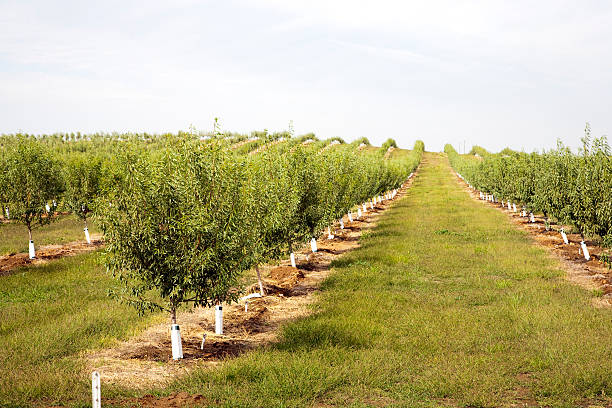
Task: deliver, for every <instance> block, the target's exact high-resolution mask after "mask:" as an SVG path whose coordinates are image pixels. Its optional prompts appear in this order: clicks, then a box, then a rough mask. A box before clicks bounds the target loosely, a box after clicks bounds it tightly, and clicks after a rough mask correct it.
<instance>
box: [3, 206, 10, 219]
mask: <svg viewBox="0 0 612 408" xmlns="http://www.w3.org/2000/svg"><path fill="white" fill-rule="evenodd" d="M4 213H5V214H6V219H7V220H9V219H11V213H10V212H9V209H8V207H4Z"/></svg>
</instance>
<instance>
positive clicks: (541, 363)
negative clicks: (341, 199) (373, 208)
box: [159, 154, 612, 407]
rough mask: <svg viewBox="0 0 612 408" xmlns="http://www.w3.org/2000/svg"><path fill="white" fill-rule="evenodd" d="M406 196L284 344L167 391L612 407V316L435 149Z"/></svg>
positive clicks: (306, 401)
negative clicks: (464, 185)
mask: <svg viewBox="0 0 612 408" xmlns="http://www.w3.org/2000/svg"><path fill="white" fill-rule="evenodd" d="M425 161H426V163H425V164H424V166H423V167H422V170H421V172H420V174H419V176H418V178H417V180H416V182H415V184H414V185H413V187H412V188H411V191H410V192H409V194H408V196H407V197H406V198H404V199H403V200H401V201H399V202H398V203H396V205H395V208H394V209H392V210H390V211H389V212H387V213H386V214H384V215H383V216H382V217H381V220H380V222H379V225H378V227H377V228H376V229H374V230H373V231H372V232H370V233H369V234H366V235H365V236H364V237H363V238H362V247H361V248H360V249H358V250H356V251H353V252H351V253H349V254H347V256H345V257H343V258H341V259H340V260H339V261H337V262H335V265H334V267H335V273H334V274H332V276H331V277H330V278H329V279H328V280H327V281H326V282H325V283H324V287H323V291H322V293H321V296H320V299H319V301H318V302H317V303H316V305H315V306H314V308H315V310H314V312H315V313H314V314H313V315H312V316H311V317H309V318H306V319H303V320H299V321H297V322H294V323H292V324H290V325H288V326H287V327H286V328H285V330H284V331H283V333H282V339H281V341H280V343H279V344H277V345H275V346H273V347H270V348H268V349H266V350H262V351H259V352H254V353H249V354H247V355H245V356H243V357H241V358H238V359H235V360H231V361H228V362H227V363H225V364H224V365H223V366H222V367H221V368H220V369H217V370H201V371H197V372H195V373H193V374H192V375H190V376H188V377H186V378H184V379H182V380H179V381H177V382H176V383H175V384H174V385H173V386H172V387H170V388H168V389H165V390H160V391H159V393H160V394H165V393H169V392H175V391H179V390H181V391H183V390H184V391H188V392H191V393H202V394H204V395H205V396H206V397H207V398H208V399H209V401H211V403H216V404H217V405H222V406H232V407H235V406H245V407H246V406H250V407H258V406H334V405H336V406H355V407H362V406H388V405H391V406H409V407H415V406H422V407H434V406H511V405H512V404H515V403H517V404H519V403H524V402H527V403H531V404H535V403H536V402H537V403H539V404H547V405H550V406H560V407H561V406H563V407H570V406H576V404H578V403H580V404H582V403H585V404H586V402H585V401H586V400H587V399H588V400H591V402H595V401H596V400H597V399H603V400H604V401H607V402H606V403H602V405H605V404H609V403H611V400H610V399H607V400H605V397H602V395H604V394H605V395H612V364H611V363H610V361H611V358H612V346H611V341H612V312H611V311H610V310H598V309H594V308H593V307H592V306H591V304H590V298H591V295H590V294H589V293H588V292H586V291H584V290H582V289H580V288H578V287H576V286H573V285H571V284H569V283H567V282H565V281H564V280H563V278H562V272H561V271H560V270H559V269H558V265H557V264H556V263H555V261H553V260H552V259H550V258H549V257H547V254H546V253H545V252H544V251H543V250H542V249H540V248H537V247H536V246H534V245H533V244H532V243H531V241H530V239H529V238H528V236H527V235H526V234H525V233H524V232H522V231H518V230H516V229H515V228H513V227H512V226H511V225H510V223H509V221H508V220H507V218H506V216H505V215H504V214H502V213H500V212H498V211H495V210H493V209H490V208H487V207H485V206H483V205H481V203H478V202H475V201H473V200H471V199H470V198H469V196H468V195H467V194H466V193H465V192H464V191H462V190H461V188H460V187H459V186H458V184H457V183H456V181H455V180H454V179H453V177H452V176H451V174H450V169H449V167H448V164H447V162H446V159H445V158H444V157H443V156H442V155H436V154H427V155H426V156H425Z"/></svg>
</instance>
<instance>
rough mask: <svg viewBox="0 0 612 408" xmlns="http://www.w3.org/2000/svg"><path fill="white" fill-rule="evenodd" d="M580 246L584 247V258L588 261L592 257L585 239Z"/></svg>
mask: <svg viewBox="0 0 612 408" xmlns="http://www.w3.org/2000/svg"><path fill="white" fill-rule="evenodd" d="M580 247H581V248H582V253H583V254H584V259H586V260H587V261H588V260H590V259H591V254H589V249H588V248H587V246H586V244H585V243H584V241H582V242H581V243H580Z"/></svg>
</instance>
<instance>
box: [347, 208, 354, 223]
mask: <svg viewBox="0 0 612 408" xmlns="http://www.w3.org/2000/svg"><path fill="white" fill-rule="evenodd" d="M347 215H348V219H349V222H353V213H352V212H351V211H349V212H348V214H347Z"/></svg>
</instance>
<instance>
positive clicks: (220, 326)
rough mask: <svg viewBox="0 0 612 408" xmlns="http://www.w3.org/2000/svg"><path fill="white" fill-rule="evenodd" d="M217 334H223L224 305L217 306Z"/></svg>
mask: <svg viewBox="0 0 612 408" xmlns="http://www.w3.org/2000/svg"><path fill="white" fill-rule="evenodd" d="M215 334H217V335H221V334H223V306H221V305H217V306H215Z"/></svg>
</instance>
